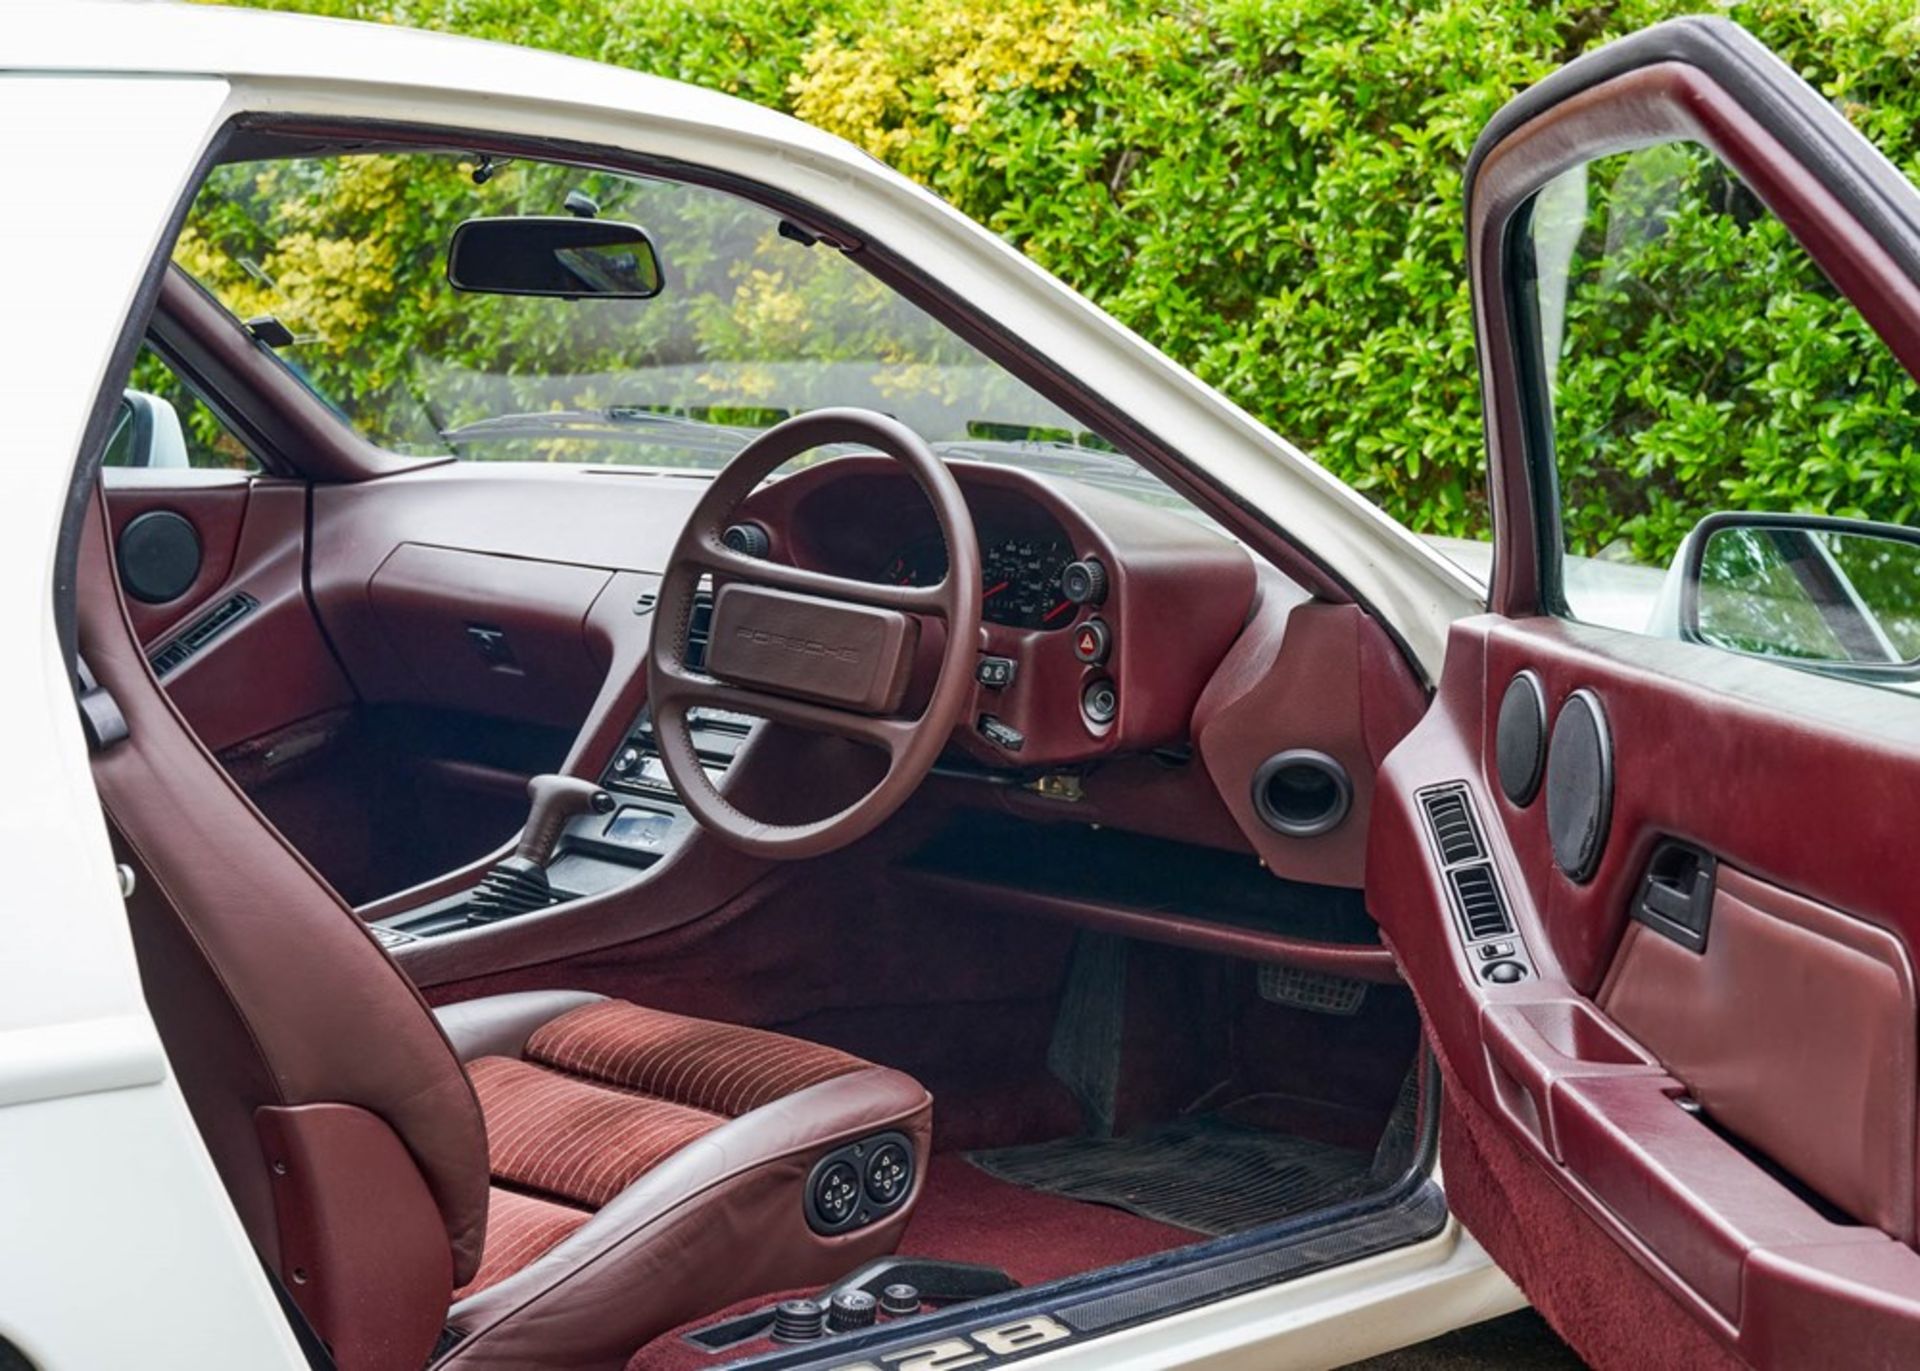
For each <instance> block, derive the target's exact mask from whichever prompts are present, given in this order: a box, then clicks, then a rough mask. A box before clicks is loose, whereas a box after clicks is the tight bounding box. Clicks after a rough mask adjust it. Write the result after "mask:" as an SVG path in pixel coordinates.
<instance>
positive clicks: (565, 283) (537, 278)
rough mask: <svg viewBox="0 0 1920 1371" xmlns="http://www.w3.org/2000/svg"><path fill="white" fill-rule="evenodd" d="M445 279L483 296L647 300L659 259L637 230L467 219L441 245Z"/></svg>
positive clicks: (550, 219)
mask: <svg viewBox="0 0 1920 1371" xmlns="http://www.w3.org/2000/svg"><path fill="white" fill-rule="evenodd" d="M447 280H448V281H450V282H451V283H452V284H453V288H454V289H455V290H467V291H474V292H477V293H481V294H486V295H543V296H553V297H558V298H560V299H566V300H578V299H582V298H585V297H588V296H591V297H593V298H595V299H601V300H651V299H652V298H653V297H654V296H656V295H658V294H659V293H660V287H661V275H660V258H659V256H658V255H657V254H656V253H655V252H654V250H653V241H652V240H651V239H650V238H648V237H647V234H646V230H645V229H643V228H641V227H640V226H639V225H638V224H623V223H620V222H619V221H618V220H611V219H581V218H575V217H574V216H572V215H553V216H545V215H524V216H517V217H510V218H499V219H469V220H467V221H466V222H465V223H463V224H461V225H460V227H459V228H457V229H455V230H454V231H453V240H452V241H451V242H450V243H448V245H447Z"/></svg>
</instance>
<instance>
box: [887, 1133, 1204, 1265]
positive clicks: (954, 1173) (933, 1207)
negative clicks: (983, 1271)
mask: <svg viewBox="0 0 1920 1371" xmlns="http://www.w3.org/2000/svg"><path fill="white" fill-rule="evenodd" d="M1203 1240H1204V1239H1203V1238H1202V1236H1201V1235H1200V1234H1198V1233H1193V1232H1189V1231H1188V1230H1187V1229H1184V1228H1175V1227H1173V1226H1172V1225H1171V1224H1164V1223H1155V1222H1154V1221H1153V1220H1152V1219H1142V1218H1139V1217H1136V1216H1135V1215H1132V1214H1129V1213H1126V1212H1125V1211H1124V1210H1119V1209H1109V1208H1107V1207H1106V1206H1105V1205H1098V1204H1083V1203H1081V1202H1080V1201H1078V1200H1068V1199H1062V1198H1061V1197H1060V1196H1058V1195H1047V1194H1043V1193H1042V1192H1040V1191H1038V1190H1023V1189H1022V1188H1020V1187H1019V1186H1017V1185H1009V1184H1008V1183H1007V1182H1005V1181H1002V1180H996V1179H994V1178H993V1177H992V1176H989V1175H988V1174H987V1173H986V1172H984V1171H982V1170H980V1169H979V1168H978V1167H976V1166H974V1165H973V1164H972V1163H970V1162H968V1161H966V1160H964V1159H963V1158H960V1157H954V1156H936V1157H935V1158H934V1159H933V1165H932V1167H931V1168H930V1169H929V1170H928V1172H927V1186H926V1190H925V1191H924V1192H923V1193H922V1194H921V1196H920V1203H919V1205H918V1206H917V1207H916V1208H915V1209H914V1211H913V1219H912V1221H911V1222H909V1223H908V1224H907V1235H906V1237H905V1238H904V1239H902V1240H901V1243H900V1251H901V1252H902V1253H903V1254H904V1255H907V1256H912V1257H940V1258H942V1259H944V1260H946V1261H957V1262H975V1263H977V1264H979V1265H981V1266H997V1267H999V1268H1000V1269H1001V1270H1002V1271H1005V1272H1006V1273H1007V1274H1008V1275H1010V1276H1012V1277H1013V1278H1014V1279H1015V1280H1017V1281H1019V1282H1020V1284H1022V1285H1038V1284H1040V1283H1041V1282H1043V1281H1051V1280H1058V1279H1059V1278H1060V1277H1062V1276H1071V1275H1076V1274H1078V1273H1079V1272H1082V1271H1092V1270H1094V1269H1096V1268H1098V1267H1102V1266H1113V1265H1115V1264H1117V1263H1119V1262H1126V1261H1132V1260H1134V1259H1135V1258H1137V1257H1145V1256H1149V1255H1151V1254H1153V1253H1155V1252H1165V1251H1167V1250H1169V1249H1170V1248H1175V1247H1185V1246H1187V1245H1188V1244H1190V1243H1196V1242H1201V1241H1203Z"/></svg>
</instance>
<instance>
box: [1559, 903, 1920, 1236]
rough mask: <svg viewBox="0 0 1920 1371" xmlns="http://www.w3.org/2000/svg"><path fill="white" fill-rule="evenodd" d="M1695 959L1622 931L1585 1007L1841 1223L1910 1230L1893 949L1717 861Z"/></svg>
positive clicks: (1906, 1089) (1896, 950)
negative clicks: (1853, 1220) (1852, 1220)
mask: <svg viewBox="0 0 1920 1371" xmlns="http://www.w3.org/2000/svg"><path fill="white" fill-rule="evenodd" d="M1712 908H1713V918H1712V923H1711V928H1710V932H1711V936H1710V937H1709V939H1708V942H1707V945H1706V947H1705V948H1704V949H1702V950H1701V951H1699V952H1695V951H1692V950H1691V949H1688V948H1685V947H1682V946H1681V945H1680V944H1679V943H1677V942H1675V941H1674V940H1672V939H1671V938H1667V937H1664V936H1662V935H1661V934H1659V933H1657V932H1655V931H1653V930H1652V929H1650V928H1648V927H1647V926H1645V925H1642V924H1633V925H1630V926H1629V927H1628V929H1627V931H1626V933H1625V934H1624V935H1623V936H1622V938H1621V942H1620V952H1619V954H1618V955H1617V956H1616V957H1615V959H1614V963H1613V967H1612V969H1611V970H1610V971H1609V973H1608V976H1607V982H1606V985H1605V986H1603V987H1602V989H1601V993H1600V996H1599V999H1598V1001H1597V1003H1598V1004H1599V1006H1600V1008H1601V1010H1602V1011H1603V1012H1604V1013H1605V1014H1606V1015H1607V1017H1608V1018H1609V1019H1611V1020H1612V1021H1613V1022H1614V1023H1615V1024H1618V1025H1619V1026H1620V1028H1621V1029H1622V1030H1623V1031H1624V1032H1626V1033H1627V1034H1628V1035H1629V1036H1631V1037H1632V1038H1633V1040H1634V1041H1636V1042H1638V1043H1640V1044H1642V1045H1644V1046H1645V1047H1646V1048H1647V1050H1648V1051H1649V1052H1651V1053H1653V1054H1654V1055H1655V1056H1656V1057H1657V1058H1658V1059H1659V1060H1660V1061H1662V1062H1664V1063H1665V1064H1666V1065H1667V1068H1668V1070H1670V1071H1671V1072H1672V1073H1673V1075H1674V1076H1675V1077H1677V1078H1678V1079H1680V1080H1683V1081H1685V1082H1686V1083H1687V1086H1688V1089H1689V1091H1690V1093H1691V1094H1692V1096H1693V1098H1694V1099H1696V1100H1698V1101H1699V1102H1700V1104H1701V1106H1702V1107H1703V1108H1704V1110H1705V1111H1706V1114H1707V1116H1708V1117H1710V1118H1712V1119H1713V1120H1715V1121H1716V1122H1718V1123H1720V1124H1721V1125H1723V1126H1724V1127H1725V1128H1726V1129H1727V1130H1728V1131H1729V1132H1731V1133H1732V1134H1734V1135H1735V1136H1737V1137H1740V1138H1743V1139H1745V1140H1747V1141H1748V1142H1750V1143H1752V1144H1753V1146H1754V1147H1756V1148H1757V1149H1758V1150H1759V1151H1760V1152H1762V1153H1763V1154H1765V1155H1766V1156H1768V1157H1771V1158H1773V1159H1774V1160H1776V1161H1777V1162H1778V1163H1779V1164H1780V1165H1781V1166H1782V1167H1783V1168H1784V1169H1785V1170H1786V1171H1787V1172H1789V1173H1790V1174H1792V1175H1794V1176H1796V1177H1798V1178H1800V1179H1801V1180H1802V1181H1804V1182H1805V1183H1806V1184H1807V1185H1808V1187H1809V1188H1811V1189H1812V1190H1814V1191H1815V1192H1816V1193H1818V1194H1820V1195H1822V1196H1824V1197H1825V1198H1826V1199H1828V1200H1829V1201H1831V1202H1832V1203H1833V1204H1834V1205H1835V1206H1837V1207H1838V1208H1839V1209H1841V1210H1843V1211H1844V1212H1846V1213H1848V1214H1855V1215H1858V1216H1860V1218H1861V1219H1862V1220H1864V1221H1865V1222H1867V1223H1870V1224H1872V1225H1874V1226H1875V1227H1877V1228H1880V1229H1883V1230H1885V1231H1886V1232H1888V1233H1890V1234H1892V1235H1893V1236H1895V1237H1897V1238H1900V1239H1901V1240H1902V1241H1905V1242H1908V1243H1911V1242H1912V1241H1913V1237H1914V1196H1913V1191H1914V1128H1915V1113H1914V1084H1915V1079H1916V1075H1917V1074H1920V1073H1917V1071H1916V1066H1915V1060H1914V1051H1915V1031H1914V1028H1915V1024H1916V1022H1920V1015H1916V1012H1915V1004H1914V988H1913V971H1912V967H1911V965H1910V964H1909V962H1908V958H1907V952H1906V947H1905V945H1904V944H1903V943H1902V942H1901V941H1900V939H1899V938H1897V937H1895V936H1894V935H1892V934H1891V933H1889V932H1887V931H1886V930H1885V929H1882V928H1877V927H1875V926H1874V925H1872V924H1868V923H1866V922H1864V921H1861V920H1858V919H1853V918H1849V917H1848V916H1846V915H1844V914H1841V913H1840V912H1839V911H1837V910H1834V909H1832V908H1829V907H1828V906H1826V905H1821V904H1816V903H1815V902H1813V901H1811V900H1806V899H1802V898H1801V897H1800V896H1797V895H1794V894H1792V893H1791V892H1789V891H1785V890H1782V889H1781V888H1780V887H1778V886H1775V885H1771V884H1769V883H1767V882H1764V881H1759V880H1756V879H1754V878H1753V877H1751V876H1748V875H1746V874H1745V873H1744V872H1741V871H1737V870H1735V869H1733V868H1731V867H1722V868H1721V870H1720V873H1719V878H1718V882H1717V888H1716V890H1715V893H1714V897H1713V906H1712Z"/></svg>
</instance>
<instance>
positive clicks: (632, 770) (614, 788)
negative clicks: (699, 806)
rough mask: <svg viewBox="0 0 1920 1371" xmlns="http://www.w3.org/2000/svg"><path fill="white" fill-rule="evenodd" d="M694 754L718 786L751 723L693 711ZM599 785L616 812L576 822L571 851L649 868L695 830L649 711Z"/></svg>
mask: <svg viewBox="0 0 1920 1371" xmlns="http://www.w3.org/2000/svg"><path fill="white" fill-rule="evenodd" d="M687 722H688V724H689V726H690V728H691V730H692V733H693V746H694V750H695V751H696V752H698V753H699V754H700V765H701V767H702V768H703V769H704V770H705V771H706V773H707V779H708V780H710V781H712V782H713V783H714V784H715V785H716V786H717V785H719V784H720V778H721V777H722V776H724V775H726V773H727V768H728V767H730V766H732V765H733V758H734V754H735V753H737V752H739V750H740V745H741V744H742V743H744V742H746V740H747V734H748V732H749V730H751V729H752V727H753V722H754V721H753V719H752V718H750V717H749V716H747V715H745V714H735V713H733V712H732V711H730V710H723V709H695V710H693V711H691V712H690V713H689V714H688V716H687ZM600 784H601V785H602V786H603V787H605V788H606V790H607V791H608V792H609V793H610V794H612V795H613V797H614V800H615V808H614V811H613V813H612V815H611V816H610V817H608V818H606V819H597V818H587V819H576V820H575V821H574V822H573V824H572V826H571V827H570V828H569V829H568V830H567V839H566V846H567V848H568V849H569V850H573V851H579V852H584V853H589V854H592V855H593V856H597V857H605V858H609V859H611V860H613V861H616V862H621V863H623V864H625V865H629V866H634V865H638V866H648V865H651V864H652V863H653V862H655V861H657V860H658V859H659V858H661V857H663V856H665V855H666V854H667V853H668V852H670V851H672V850H673V849H674V848H675V847H677V846H678V845H679V844H680V843H681V842H682V841H683V840H685V838H686V837H687V835H688V834H689V833H690V832H691V831H692V829H693V818H692V816H691V815H690V814H688V813H687V810H686V807H685V806H684V805H682V804H681V803H680V796H679V795H678V794H677V793H675V791H674V788H673V782H672V781H670V780H668V779H667V768H666V765H665V764H664V763H663V762H662V761H661V760H660V748H659V744H658V742H657V741H656V740H655V738H654V734H653V718H652V716H651V715H650V714H649V713H648V712H647V711H645V710H642V711H641V713H640V717H639V718H638V719H636V720H634V724H633V727H632V728H630V729H628V730H627V736H626V738H625V740H623V741H622V742H621V744H620V746H619V747H618V748H616V749H614V754H613V757H612V759H611V760H610V761H609V762H608V763H607V769H606V772H605V773H604V774H603V775H602V776H601V778H600Z"/></svg>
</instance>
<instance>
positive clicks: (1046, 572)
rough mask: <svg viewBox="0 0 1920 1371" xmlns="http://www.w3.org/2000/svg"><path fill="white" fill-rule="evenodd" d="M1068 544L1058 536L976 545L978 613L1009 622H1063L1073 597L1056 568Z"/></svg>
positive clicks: (1068, 553) (1069, 556)
mask: <svg viewBox="0 0 1920 1371" xmlns="http://www.w3.org/2000/svg"><path fill="white" fill-rule="evenodd" d="M1072 560H1073V550H1072V549H1071V548H1069V547H1068V546H1067V545H1066V544H1065V543H1064V542H1062V541H1061V540H1060V539H1058V538H1004V539H1001V540H999V541H997V542H995V543H992V544H990V545H988V546H987V547H984V548H982V549H981V558H980V565H981V581H982V584H981V587H980V594H981V613H982V614H983V615H984V616H985V617H986V618H987V619H989V620H991V621H992V622H994V623H996V624H1007V625H1010V626H1011V627H1014V628H1065V627H1066V625H1067V621H1068V620H1069V619H1071V618H1072V617H1073V602H1072V601H1070V600H1068V599H1067V597H1066V596H1064V595H1062V594H1061V593H1060V572H1061V570H1062V569H1063V568H1064V567H1065V566H1066V564H1067V563H1068V562H1070V561H1072Z"/></svg>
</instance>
